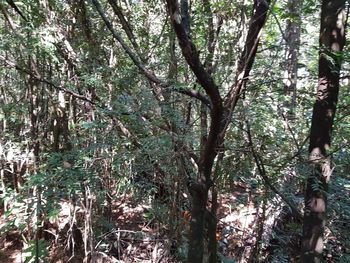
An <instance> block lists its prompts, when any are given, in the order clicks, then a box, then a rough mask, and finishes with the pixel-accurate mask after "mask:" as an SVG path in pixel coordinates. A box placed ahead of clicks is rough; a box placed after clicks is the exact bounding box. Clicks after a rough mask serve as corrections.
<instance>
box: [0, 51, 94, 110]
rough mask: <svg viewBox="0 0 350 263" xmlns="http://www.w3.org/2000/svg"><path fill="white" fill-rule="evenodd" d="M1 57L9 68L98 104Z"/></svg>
mask: <svg viewBox="0 0 350 263" xmlns="http://www.w3.org/2000/svg"><path fill="white" fill-rule="evenodd" d="M0 59H1V60H2V61H3V62H4V63H5V64H6V65H7V66H8V67H9V68H14V69H16V70H18V71H20V72H23V73H25V74H28V75H29V76H31V77H32V78H34V79H35V80H37V81H39V82H42V83H45V84H48V85H50V86H52V87H53V88H55V89H57V90H60V91H63V92H64V93H67V94H69V95H71V96H73V97H75V98H77V99H80V100H83V101H87V102H89V103H91V104H94V105H95V104H96V103H95V102H94V101H92V100H90V99H88V98H87V97H85V96H84V95H81V94H79V93H76V92H74V91H72V90H70V89H67V88H65V87H62V86H59V85H56V84H55V83H53V82H51V81H49V80H47V79H44V78H42V77H41V76H39V75H38V74H36V73H35V72H32V71H30V70H28V69H25V68H22V67H20V66H19V65H18V64H16V63H14V62H10V61H8V60H7V59H6V58H4V57H2V56H0Z"/></svg>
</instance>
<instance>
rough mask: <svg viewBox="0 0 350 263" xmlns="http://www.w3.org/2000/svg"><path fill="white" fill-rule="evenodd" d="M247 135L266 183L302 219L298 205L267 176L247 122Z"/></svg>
mask: <svg viewBox="0 0 350 263" xmlns="http://www.w3.org/2000/svg"><path fill="white" fill-rule="evenodd" d="M246 133H247V137H248V143H249V146H250V150H251V153H252V155H253V158H254V161H255V164H256V166H257V168H258V171H259V174H260V176H261V178H262V179H263V180H264V182H265V184H266V185H267V186H268V187H269V188H270V189H271V190H272V191H273V192H274V193H275V194H277V195H278V196H279V197H280V198H281V199H282V200H283V201H284V202H285V203H286V204H287V205H288V206H289V207H290V209H291V210H292V213H293V215H294V216H295V217H296V218H297V219H299V220H302V218H303V216H302V214H301V213H300V211H299V209H298V208H297V207H296V205H295V204H294V203H293V202H292V201H291V200H289V199H288V198H287V197H285V196H284V195H283V194H282V193H281V192H280V191H279V190H278V189H277V188H276V187H275V186H274V185H273V183H272V182H271V181H270V178H269V177H268V176H267V174H266V170H265V165H264V163H263V161H262V159H261V157H260V156H259V155H258V154H257V152H256V151H255V149H254V144H253V139H252V135H251V131H250V125H249V123H248V122H247V130H246Z"/></svg>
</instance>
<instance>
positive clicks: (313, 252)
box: [301, 0, 346, 263]
mask: <svg viewBox="0 0 350 263" xmlns="http://www.w3.org/2000/svg"><path fill="white" fill-rule="evenodd" d="M345 2H346V1H345V0H323V1H322V10H321V31H320V53H319V76H318V80H319V81H318V87H317V97H316V102H315V104H314V108H313V115H312V124H311V132H310V146H309V154H310V163H311V166H312V172H311V174H310V175H309V178H308V181H307V189H306V196H305V215H304V222H303V235H302V256H301V262H302V263H310V262H321V258H320V257H321V254H322V250H323V232H324V227H325V224H326V209H327V191H328V182H329V180H330V176H331V174H332V168H331V162H330V156H329V155H328V154H327V150H329V148H330V145H331V132H332V126H333V121H334V115H335V111H336V105H337V100H338V92H339V74H340V67H341V52H342V50H343V46H344V43H345V20H346V19H345V18H346V14H345Z"/></svg>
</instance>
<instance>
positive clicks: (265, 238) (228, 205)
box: [0, 186, 350, 263]
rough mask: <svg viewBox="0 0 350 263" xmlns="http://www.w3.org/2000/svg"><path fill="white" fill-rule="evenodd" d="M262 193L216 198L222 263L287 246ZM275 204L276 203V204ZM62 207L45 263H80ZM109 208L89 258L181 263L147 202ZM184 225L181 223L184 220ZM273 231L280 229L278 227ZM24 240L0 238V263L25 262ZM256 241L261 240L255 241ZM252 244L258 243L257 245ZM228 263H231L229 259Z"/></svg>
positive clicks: (128, 199) (11, 234)
mask: <svg viewBox="0 0 350 263" xmlns="http://www.w3.org/2000/svg"><path fill="white" fill-rule="evenodd" d="M343 190H344V191H338V192H335V193H334V194H333V196H332V199H331V201H332V200H339V199H340V198H344V195H345V196H346V197H347V198H349V197H350V192H349V191H348V190H347V189H345V188H343ZM261 195H262V193H252V192H251V191H250V190H249V189H248V188H245V187H241V186H235V188H234V189H232V191H231V193H230V194H221V195H220V198H219V200H218V202H219V209H218V232H217V240H218V244H219V246H218V247H219V251H220V255H221V257H224V258H225V260H231V261H226V262H242V263H243V262H246V261H247V260H248V259H249V257H250V255H252V254H254V251H256V250H257V249H259V250H260V252H262V251H265V252H264V253H265V254H266V255H267V258H268V254H269V253H270V254H271V253H272V254H273V253H275V254H276V253H277V254H278V253H280V251H279V246H283V245H286V244H287V243H285V244H283V242H292V240H291V239H290V237H289V239H288V238H286V240H285V241H283V240H282V241H281V240H277V241H276V240H272V239H271V234H272V231H276V229H274V228H275V227H276V226H278V218H281V217H283V209H282V208H283V206H281V205H280V206H279V208H276V207H278V206H277V205H276V204H273V203H271V204H263V199H262V198H261ZM276 202H279V201H278V200H276ZM61 207H62V210H61V212H60V214H59V216H58V218H57V219H56V221H55V222H52V223H51V224H50V225H49V226H48V227H47V229H46V230H47V232H48V233H49V235H48V236H46V237H47V238H46V239H47V243H46V244H47V245H48V247H47V250H48V251H47V252H48V256H47V257H46V258H47V262H52V263H63V262H73V263H83V262H84V261H83V258H84V256H83V255H84V246H83V245H82V242H81V241H82V240H80V241H79V239H84V229H82V228H81V229H76V230H77V231H78V232H77V233H80V234H78V235H77V234H74V229H73V228H72V225H69V222H70V220H71V218H72V217H71V211H72V207H70V205H69V203H68V202H64V201H63V202H62V204H61ZM113 208H114V209H113V211H112V214H113V216H112V221H110V222H109V231H105V232H103V233H101V234H100V235H98V236H99V241H98V242H97V241H95V243H97V244H94V245H95V251H96V252H95V253H94V255H93V258H94V261H93V262H96V263H112V262H144V263H146V262H159V263H161V262H164V263H165V262H169V263H171V262H181V259H179V257H178V254H179V251H180V252H181V251H182V253H183V255H184V254H185V253H186V248H185V247H184V248H183V250H181V249H179V248H177V249H176V250H177V257H175V254H171V250H172V242H171V241H169V240H167V239H166V238H165V236H166V235H165V233H167V232H168V230H169V229H167V227H164V226H161V225H160V224H158V223H157V220H156V217H154V214H152V213H151V212H152V210H153V209H154V207H152V205H150V202H149V201H147V200H138V201H136V200H135V198H133V196H131V195H125V197H124V198H122V199H121V200H116V201H115V202H114V203H113ZM75 216H76V217H79V216H82V215H79V213H77V214H76V215H75ZM280 220H287V222H284V223H283V224H287V225H288V224H291V225H292V223H293V222H291V221H290V219H286V218H284V219H280ZM288 220H289V221H288ZM276 222H277V223H276ZM184 223H185V224H186V221H184ZM5 225H6V222H5V219H4V216H3V215H1V217H0V229H1V228H2V227H3V226H5ZM347 226H348V223H344V224H343V225H340V227H341V228H343V230H344V231H347V229H346V228H347ZM186 227H188V226H184V227H183V228H182V231H183V233H181V234H182V236H183V237H184V238H185V236H186V235H185V232H186ZM278 227H279V228H280V226H278ZM68 228H69V229H71V230H72V229H73V230H72V231H71V234H70V235H69V234H67V232H69V230H67V229H68ZM261 230H263V231H261ZM277 231H280V232H278V235H280V236H281V235H282V234H281V233H282V232H281V231H282V230H281V229H279V230H277ZM298 231H299V230H298ZM332 231H333V232H331V231H327V233H326V236H327V240H328V241H329V242H328V243H329V244H332V242H333V243H334V244H333V245H336V246H338V247H340V249H341V251H343V252H344V245H342V246H341V245H340V244H339V241H337V238H336V234H335V233H334V231H342V229H339V228H338V229H333V230H332ZM64 232H65V233H64ZM296 232H297V231H296ZM337 233H338V232H337ZM289 234H290V229H289ZM50 235H51V236H50ZM53 237H55V238H53ZM72 237H73V238H75V239H76V240H75V242H76V244H75V246H76V248H75V249H74V251H75V252H74V256H72V250H71V249H69V247H68V246H67V240H71V239H72ZM23 238H24V235H23V234H22V233H20V232H19V231H18V230H11V231H8V232H6V234H4V235H1V237H0V262H1V263H22V262H27V261H25V259H26V257H27V258H28V256H30V253H31V252H32V253H33V251H32V250H31V249H30V246H29V245H28V244H27V243H26V242H24V241H23ZM64 239H65V240H64ZM257 239H259V240H258V241H260V242H256V241H257ZM274 242H275V248H271V246H267V245H265V246H264V245H263V244H264V243H265V244H269V243H274ZM257 244H260V245H259V246H257ZM296 245H297V244H296ZM79 246H80V247H79ZM85 249H86V248H85ZM291 249H292V248H291ZM348 249H349V248H348ZM345 250H346V248H345ZM289 252H290V251H289ZM345 252H346V251H345ZM180 254H181V253H180ZM260 254H263V253H260ZM327 256H328V258H327V262H340V261H338V260H337V259H336V258H335V257H334V256H333V255H332V254H329V255H328V254H327ZM267 258H266V260H267V261H264V262H279V261H278V255H277V256H276V255H273V256H272V257H270V259H269V260H268V259H267ZM233 259H234V260H235V261H232V260H233ZM276 260H277V261H276ZM281 260H282V259H281ZM28 262H29V261H28ZM280 262H282V261H280ZM289 262H292V261H289ZM344 262H346V261H344Z"/></svg>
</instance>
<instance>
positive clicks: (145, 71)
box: [91, 0, 169, 87]
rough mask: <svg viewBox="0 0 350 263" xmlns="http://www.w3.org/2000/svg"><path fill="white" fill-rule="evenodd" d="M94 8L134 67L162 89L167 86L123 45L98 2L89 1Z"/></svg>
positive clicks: (121, 39) (95, 0) (96, 0)
mask: <svg viewBox="0 0 350 263" xmlns="http://www.w3.org/2000/svg"><path fill="white" fill-rule="evenodd" d="M91 1H92V3H93V4H94V6H95V7H96V10H97V12H98V13H99V15H100V16H101V18H102V20H103V21H104V22H105V24H106V26H107V28H108V29H109V31H110V32H111V33H112V36H113V38H114V39H115V40H117V41H118V42H119V44H120V45H121V46H122V48H123V49H124V50H125V52H126V53H127V54H128V56H129V57H130V59H131V60H132V61H133V62H134V64H135V66H137V67H138V68H139V69H140V71H141V73H143V75H144V76H145V77H146V78H148V79H149V80H150V81H151V82H153V83H155V84H158V85H160V86H162V87H167V86H169V84H167V83H165V82H164V81H162V80H160V79H159V78H158V77H157V76H156V75H155V74H154V72H153V71H150V70H148V69H146V67H145V66H144V65H143V64H142V62H141V61H140V59H139V58H138V56H137V55H136V54H135V53H134V52H133V51H132V50H131V49H130V47H129V46H128V45H127V44H126V43H125V41H124V39H123V38H122V37H121V35H120V34H119V33H118V32H117V31H116V30H115V29H114V27H113V25H112V23H111V22H110V21H109V19H108V18H107V16H106V14H105V13H104V11H103V9H102V6H101V4H100V2H99V1H98V0H91Z"/></svg>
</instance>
